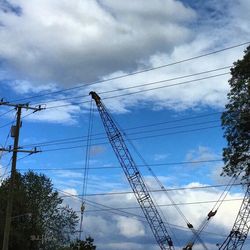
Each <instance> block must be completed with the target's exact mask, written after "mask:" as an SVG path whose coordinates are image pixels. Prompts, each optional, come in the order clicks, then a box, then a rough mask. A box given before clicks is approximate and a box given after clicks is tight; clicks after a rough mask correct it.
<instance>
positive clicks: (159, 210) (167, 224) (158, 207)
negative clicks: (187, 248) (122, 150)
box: [105, 107, 180, 249]
mask: <svg viewBox="0 0 250 250" xmlns="http://www.w3.org/2000/svg"><path fill="white" fill-rule="evenodd" d="M105 108H106V110H108V109H107V107H105ZM112 118H113V121H114V123H115V125H116V126H117V127H118V129H119V131H120V132H121V134H122V135H123V136H124V137H125V138H124V139H126V140H127V141H128V142H129V143H130V144H131V145H132V147H133V148H135V146H134V145H133V144H132V142H131V140H130V139H129V138H128V136H127V135H126V133H125V132H124V130H123V129H122V128H121V126H120V125H119V123H118V122H117V121H116V120H115V119H114V117H112ZM138 153H139V152H138ZM141 157H142V156H141ZM145 166H147V164H145ZM141 178H142V179H143V182H144V184H145V185H146V182H145V180H144V178H143V176H142V175H141ZM146 186H147V185H146ZM147 188H148V191H149V193H151V194H152V192H151V190H150V188H149V187H148V186H147ZM151 199H152V200H153V202H154V204H155V206H156V207H157V210H158V212H159V213H160V214H161V217H162V218H163V219H164V224H165V226H167V227H168V230H169V231H170V232H171V233H172V235H173V238H174V239H175V241H176V242H177V243H178V245H180V242H179V241H178V238H177V237H176V235H175V233H174V231H173V230H172V228H171V226H170V224H169V222H168V220H167V218H166V216H165V215H164V214H163V212H162V210H161V209H160V206H159V205H158V204H157V202H156V201H155V200H154V199H153V197H152V196H151ZM172 247H173V249H175V248H174V246H172Z"/></svg>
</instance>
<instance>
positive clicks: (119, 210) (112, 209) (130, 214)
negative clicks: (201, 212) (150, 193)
mask: <svg viewBox="0 0 250 250" xmlns="http://www.w3.org/2000/svg"><path fill="white" fill-rule="evenodd" d="M55 189H56V190H57V191H59V192H60V193H62V194H63V195H61V196H60V197H62V198H63V197H71V198H73V199H76V200H78V201H80V200H81V199H80V198H79V197H77V196H75V195H72V194H70V193H68V192H66V191H62V190H60V189H58V188H55ZM240 200H242V199H241V198H234V199H227V200H225V202H232V201H240ZM86 202H88V203H89V204H90V205H91V204H95V205H91V206H97V207H100V206H101V207H105V209H98V210H89V211H86V213H87V212H108V213H112V211H118V212H122V213H123V214H127V215H129V217H130V218H131V219H136V218H134V217H141V218H144V219H145V217H144V216H140V215H138V214H134V213H131V212H127V211H123V210H130V209H140V207H139V206H136V207H121V208H115V207H110V206H107V205H103V204H101V203H98V202H93V201H90V200H86ZM214 202H217V200H215V201H206V202H204V201H202V202H198V203H197V202H195V203H194V202H189V203H180V204H178V205H193V204H197V205H199V204H204V203H214ZM159 206H165V207H166V206H172V204H165V205H159ZM127 217H128V216H127ZM145 222H146V221H145ZM170 225H171V226H173V227H180V228H183V229H185V230H187V228H186V227H183V226H179V225H175V224H171V223H170ZM202 233H210V234H214V235H218V236H221V237H226V235H220V234H217V233H214V232H205V231H203V232H202Z"/></svg>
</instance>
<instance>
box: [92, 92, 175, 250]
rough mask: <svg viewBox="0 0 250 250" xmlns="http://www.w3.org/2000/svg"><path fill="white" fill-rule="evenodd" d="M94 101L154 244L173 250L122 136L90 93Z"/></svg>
mask: <svg viewBox="0 0 250 250" xmlns="http://www.w3.org/2000/svg"><path fill="white" fill-rule="evenodd" d="M89 94H90V95H91V96H92V98H93V99H94V101H95V103H96V106H97V109H98V111H99V113H100V116H101V119H102V122H103V125H104V128H105V131H106V133H107V136H108V139H109V142H110V144H111V146H112V148H113V150H114V152H115V154H116V157H117V159H118V161H119V162H120V165H121V167H122V169H123V171H124V173H125V175H126V177H127V179H128V182H129V184H130V186H131V188H132V190H133V192H134V195H135V197H136V199H137V202H138V203H139V205H140V207H141V209H142V211H143V213H144V215H145V218H146V219H147V222H148V224H149V226H150V228H151V231H152V233H153V235H154V237H155V240H156V242H157V243H158V245H159V247H160V248H161V249H162V250H174V249H175V248H174V246H173V241H172V239H171V236H170V234H169V232H168V231H167V228H166V225H165V224H164V222H163V220H162V218H161V215H160V213H159V211H158V210H157V208H156V206H155V204H154V202H153V199H152V198H151V196H150V193H149V190H148V188H147V186H146V185H145V183H144V181H143V178H142V175H141V173H140V171H139V169H138V167H137V165H136V164H135V162H134V160H133V158H132V156H131V154H130V152H129V150H128V147H127V145H126V143H125V140H124V139H123V136H122V134H121V132H120V130H119V129H118V127H117V125H116V124H115V122H114V120H113V119H112V117H111V115H110V114H109V112H108V111H107V109H106V107H105V106H104V104H103V103H102V101H101V98H100V96H99V95H98V94H96V93H95V92H93V91H91V92H90V93H89Z"/></svg>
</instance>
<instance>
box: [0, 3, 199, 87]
mask: <svg viewBox="0 0 250 250" xmlns="http://www.w3.org/2000/svg"><path fill="white" fill-rule="evenodd" d="M11 3H13V4H14V5H18V6H20V8H21V9H22V14H21V15H20V16H17V15H14V14H13V13H9V12H7V13H6V12H2V13H0V22H1V23H2V24H3V26H2V28H1V30H0V38H1V39H0V40H1V41H2V43H1V47H0V48H1V49H0V54H1V57H2V59H3V60H4V62H5V65H6V67H7V68H9V69H10V70H12V72H13V73H14V74H15V75H16V76H17V77H19V78H21V79H23V80H26V79H31V80H42V81H49V82H64V83H76V82H79V81H80V82H82V81H86V80H87V81H90V80H94V79H97V78H99V77H102V76H103V75H106V74H109V73H112V72H114V71H116V70H120V69H126V70H131V69H133V68H134V67H137V63H138V62H142V61H143V60H146V59H147V58H148V57H149V56H150V55H151V54H152V53H155V52H162V51H165V50H171V48H172V46H173V45H174V44H176V43H180V41H181V42H182V41H186V40H187V39H188V38H189V36H190V31H189V30H188V29H187V28H186V27H185V23H186V22H189V21H191V20H192V19H193V18H194V16H195V12H194V11H193V10H191V9H190V8H187V7H184V5H183V4H182V3H181V2H177V1H173V0H164V1H159V0H155V1H154V3H151V2H145V1H142V0H140V1H136V2H135V3H130V4H129V5H127V4H124V3H123V1H119V2H118V1H102V2H99V1H89V0H88V1H71V2H68V1H65V0H63V1H62V0H60V1H59V0H53V1H51V0H45V1H42V2H41V1H37V0H33V1H30V2H29V4H28V3H27V1H24V0H12V1H11ZM142 5H143V8H141V7H142ZM132 10H133V11H132ZM176 12H178V13H179V15H175V13H176ZM156 17H157V18H156ZM19 34H22V35H19Z"/></svg>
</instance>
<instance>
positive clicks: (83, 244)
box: [69, 236, 96, 250]
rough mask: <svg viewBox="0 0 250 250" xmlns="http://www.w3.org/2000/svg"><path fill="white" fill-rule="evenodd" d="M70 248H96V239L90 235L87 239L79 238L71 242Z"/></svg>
mask: <svg viewBox="0 0 250 250" xmlns="http://www.w3.org/2000/svg"><path fill="white" fill-rule="evenodd" d="M69 249H70V250H96V246H95V245H94V239H93V238H91V237H90V236H89V237H87V238H86V239H85V240H77V241H76V242H73V243H71V245H70V248H69Z"/></svg>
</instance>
